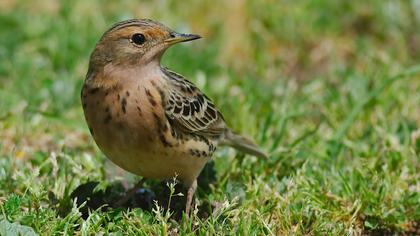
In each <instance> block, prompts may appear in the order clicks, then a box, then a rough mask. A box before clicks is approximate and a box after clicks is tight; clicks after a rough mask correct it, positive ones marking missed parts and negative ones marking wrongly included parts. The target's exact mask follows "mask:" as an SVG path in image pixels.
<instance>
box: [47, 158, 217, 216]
mask: <svg viewBox="0 0 420 236" xmlns="http://www.w3.org/2000/svg"><path fill="white" fill-rule="evenodd" d="M197 181H198V186H199V187H198V189H197V192H196V196H195V197H200V199H205V198H204V196H205V195H207V194H209V193H210V184H212V183H214V182H215V181H216V172H215V170H214V162H210V163H208V164H207V165H206V166H205V168H204V170H203V171H202V173H201V174H200V176H199V177H198V180H197ZM170 182H171V181H161V182H158V181H154V180H146V181H145V183H144V185H143V186H142V187H140V188H137V189H135V191H134V194H131V196H129V197H128V199H127V201H125V202H124V203H121V204H117V202H119V201H120V200H121V199H122V198H124V197H125V196H126V193H127V190H126V189H125V188H124V186H123V184H122V183H121V182H114V183H113V184H111V185H109V186H107V187H106V189H105V190H95V188H97V187H98V185H99V182H98V181H89V182H87V183H84V184H81V185H80V186H78V187H77V188H76V189H75V190H74V191H73V192H72V193H71V194H70V198H67V199H62V200H61V201H58V200H52V199H54V196H50V201H51V203H52V205H56V207H57V208H58V211H59V213H60V215H61V216H63V217H64V216H66V215H67V214H69V213H70V211H71V207H72V202H73V201H75V202H76V205H77V207H78V208H79V211H80V212H81V214H82V218H83V219H87V217H88V216H89V212H91V211H95V210H98V209H101V211H110V210H126V209H135V208H140V209H142V210H144V211H148V212H152V210H153V208H154V206H155V202H156V203H157V204H158V205H159V206H161V207H162V208H163V209H164V210H167V209H170V211H172V212H173V214H172V217H173V218H174V219H176V220H180V219H181V218H182V213H183V212H184V210H185V204H186V196H187V191H188V189H187V188H185V187H184V186H183V185H182V184H181V183H177V184H176V185H175V189H174V190H175V191H174V192H173V195H172V196H171V189H170V188H169V186H168V183H170ZM178 193H182V195H183V196H181V195H179V194H178ZM212 208H213V207H212V205H211V204H210V202H208V201H205V200H204V201H202V204H201V205H200V206H199V214H198V216H199V217H201V218H208V216H209V215H210V214H211V212H212V210H213V209H212Z"/></svg>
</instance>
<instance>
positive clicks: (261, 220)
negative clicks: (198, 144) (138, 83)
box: [0, 0, 420, 235]
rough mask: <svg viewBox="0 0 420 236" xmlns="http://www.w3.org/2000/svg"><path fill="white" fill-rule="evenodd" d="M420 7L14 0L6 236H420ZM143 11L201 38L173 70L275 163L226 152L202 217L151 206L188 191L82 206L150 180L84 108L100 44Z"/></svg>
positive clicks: (6, 43) (8, 17) (1, 185)
mask: <svg viewBox="0 0 420 236" xmlns="http://www.w3.org/2000/svg"><path fill="white" fill-rule="evenodd" d="M419 7H420V3H419V1H416V0H412V1H403V0H401V1H384V0H372V1H361V0H360V1H358V0H357V1H345V2H344V1H333V0H329V1H328V0H315V1H286V0H281V1H269V0H262V1H250V0H248V1H245V0H235V1H228V2H226V1H221V0H216V1H196V2H184V1H173V0H168V1H144V2H138V1H132V2H130V1H121V2H118V3H117V2H106V3H105V2H103V1H99V0H92V1H82V0H75V1H55V0H42V1H36V2H35V1H23V0H20V1H19V0H4V1H1V2H0V9H1V11H0V235H3V234H11V233H12V232H15V233H17V232H18V231H21V232H26V233H27V234H30V232H36V233H39V234H41V235H53V234H69V235H72V234H81V235H91V234H100V233H111V232H114V233H117V234H119V235H121V234H125V233H131V234H139V235H150V234H161V235H168V234H175V235H176V234H182V235H184V234H202V235H204V234H218V235H222V234H239V235H361V234H365V235H384V234H391V235H392V234H406V235H409V234H410V233H412V234H415V233H417V234H420V230H419V228H420V159H419V152H420V76H419V75H420V65H419V59H420V33H419V31H418V28H419V27H420V14H419V11H416V9H418V8H419ZM134 17H136V18H145V17H147V18H153V19H155V20H159V21H161V22H164V23H165V24H167V25H168V26H171V27H172V28H174V29H176V30H177V31H180V32H187V33H197V34H201V35H202V36H203V39H201V40H198V41H194V42H191V43H188V44H185V45H178V46H175V47H173V48H171V49H170V50H169V51H168V52H167V54H166V55H165V56H164V58H163V62H162V63H163V64H164V65H166V66H168V67H169V68H171V69H173V70H174V71H177V72H179V73H181V74H183V75H185V76H186V77H188V78H189V79H190V80H191V81H193V82H194V83H196V84H197V85H198V87H200V88H201V89H202V90H203V91H205V93H206V94H207V95H208V96H209V97H211V98H212V99H213V100H214V102H215V104H216V105H217V106H218V107H219V109H220V110H221V111H222V112H223V114H224V117H225V118H226V121H227V123H228V124H229V125H230V126H231V127H233V128H234V129H235V130H236V131H238V132H240V133H242V134H245V135H246V136H248V137H250V138H252V139H254V140H255V141H256V142H257V143H258V144H260V145H261V147H262V148H263V149H264V150H266V151H267V152H268V153H270V157H269V159H267V160H262V159H257V158H254V157H250V156H244V155H242V154H240V153H236V152H235V151H234V150H232V149H228V148H220V149H218V151H217V152H216V154H215V155H214V162H213V163H212V164H211V165H212V166H210V167H209V168H208V169H207V170H208V172H206V173H207V175H206V176H204V177H203V181H204V182H202V183H201V185H200V186H199V188H198V194H197V198H196V204H197V209H198V210H197V211H196V212H195V213H194V215H193V216H192V217H191V218H190V219H186V218H185V217H184V218H182V217H180V216H179V211H177V210H176V209H175V208H176V207H175V208H174V209H172V208H170V209H169V210H167V208H165V206H167V205H170V204H168V203H167V202H166V203H165V202H162V201H160V202H158V203H156V204H155V203H154V202H153V200H151V198H152V197H153V194H157V195H159V196H160V197H162V196H163V195H165V196H167V198H166V200H168V201H169V200H170V199H171V200H173V201H175V202H177V201H178V200H176V199H179V198H181V197H180V196H177V195H178V193H179V192H178V189H177V185H176V186H173V183H172V184H171V183H168V185H166V184H159V183H158V182H156V181H155V182H153V181H151V182H148V183H147V184H146V186H145V188H143V189H140V190H139V191H138V194H139V195H141V196H140V199H142V200H140V201H141V203H142V204H144V203H147V204H149V205H147V206H146V208H148V209H151V210H142V209H141V208H138V207H137V206H139V205H135V204H132V205H128V206H131V207H128V208H127V207H122V208H112V207H109V205H107V204H104V205H101V204H100V203H101V202H99V204H97V205H96V206H93V205H95V204H93V202H92V201H91V202H90V203H89V202H88V203H85V204H82V205H80V204H78V203H82V202H81V201H80V199H82V195H83V194H88V195H89V194H90V195H89V197H90V198H92V196H93V195H94V196H96V197H98V196H99V197H98V198H99V199H100V201H102V203H104V202H105V203H106V202H107V201H105V200H106V199H107V198H111V197H115V196H116V197H118V196H119V194H122V192H123V186H122V184H128V185H130V184H131V185H132V184H134V183H135V181H137V180H138V179H139V177H135V176H131V175H129V174H127V173H124V172H123V171H121V170H118V169H116V168H115V167H114V166H113V165H112V164H111V163H109V162H108V161H106V158H105V157H104V155H103V154H102V153H101V152H100V151H99V149H98V148H97V147H96V146H95V143H94V142H93V140H92V138H91V137H90V135H89V131H88V129H87V127H86V124H85V121H84V118H83V113H82V109H81V104H80V89H81V84H82V83H83V79H84V76H85V74H86V71H87V65H88V60H89V53H90V52H91V50H92V49H93V47H94V45H95V42H96V41H97V40H98V38H99V37H100V36H101V34H102V33H103V32H104V31H105V30H106V29H107V28H108V27H110V26H111V25H112V24H113V23H115V22H117V21H119V20H123V19H127V18H134ZM86 186H87V187H86ZM159 186H160V189H158V188H157V187H159ZM83 187H85V190H83ZM93 188H94V189H93ZM162 188H163V189H162ZM91 190H94V192H92V191H91ZM171 190H172V191H171ZM171 193H172V194H171ZM169 195H171V197H169ZM72 197H77V198H78V201H76V200H74V199H73V198H72ZM141 197H144V198H141ZM152 199H153V198H152ZM174 199H175V200H174ZM108 200H109V199H108ZM166 200H163V201H166ZM96 203H97V202H96ZM89 204H90V205H89ZM92 204H93V205H92ZM87 206H90V207H91V208H90V209H89V208H88V207H87ZM143 208H144V207H143Z"/></svg>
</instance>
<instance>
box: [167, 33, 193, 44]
mask: <svg viewBox="0 0 420 236" xmlns="http://www.w3.org/2000/svg"><path fill="white" fill-rule="evenodd" d="M200 38H201V36H200V35H197V34H179V33H171V37H170V38H168V39H166V40H165V43H168V44H175V43H181V42H187V41H192V40H196V39H200Z"/></svg>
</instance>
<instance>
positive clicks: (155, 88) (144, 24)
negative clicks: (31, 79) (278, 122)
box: [81, 19, 266, 216]
mask: <svg viewBox="0 0 420 236" xmlns="http://www.w3.org/2000/svg"><path fill="white" fill-rule="evenodd" d="M199 38H201V37H200V36H199V35H195V34H180V33H177V32H175V31H173V30H171V29H170V28H168V27H166V26H165V25H163V24H161V23H158V22H156V21H152V20H148V19H141V20H138V19H133V20H127V21H123V22H120V23H117V24H115V25H114V26H112V27H111V28H110V29H109V30H107V31H106V32H105V33H104V34H103V36H102V37H101V39H100V40H99V42H98V43H97V44H96V47H95V49H94V50H93V52H92V54H91V56H90V62H89V70H88V72H87V75H86V79H85V82H84V85H83V88H82V94H81V95H82V97H81V98H82V104H83V110H84V114H85V118H86V121H87V124H88V127H89V130H90V132H91V134H92V136H93V138H94V140H95V142H96V144H97V145H98V146H99V148H100V149H101V151H102V152H103V153H104V154H105V155H106V156H107V157H108V158H109V159H110V160H111V161H112V162H114V163H115V164H116V165H118V166H120V167H122V168H123V169H125V170H127V171H129V172H131V173H134V174H136V175H140V176H143V177H144V178H155V179H170V178H173V177H174V176H177V178H178V179H179V180H181V181H182V183H183V184H184V185H185V186H186V187H187V188H188V194H187V203H186V214H187V216H188V214H189V211H190V206H191V202H192V197H193V194H194V192H195V189H196V188H197V181H196V179H197V177H198V175H199V174H200V172H201V170H202V169H203V167H204V165H205V164H206V162H208V161H209V160H210V158H211V156H212V154H213V153H214V151H215V150H216V147H217V146H218V145H228V146H231V147H234V148H236V149H238V150H240V151H243V152H245V153H248V154H251V155H254V156H258V157H266V155H265V154H264V153H263V152H262V151H260V150H259V148H258V147H257V146H256V145H255V144H254V143H253V142H251V141H250V140H249V139H247V138H244V137H242V136H240V135H238V134H235V133H234V132H232V131H231V130H230V129H229V128H228V127H227V125H226V123H225V121H224V119H223V116H222V114H221V113H220V112H219V111H218V110H217V108H216V107H215V105H214V104H213V102H212V101H211V100H210V99H209V98H208V97H207V96H206V95H205V94H204V93H203V92H201V91H200V90H199V89H198V88H197V87H196V86H195V85H194V84H193V83H191V82H190V81H188V80H186V79H185V78H184V77H183V76H182V75H180V74H178V73H175V72H173V71H171V70H169V69H167V68H165V67H163V66H162V65H161V64H160V60H161V57H162V55H163V54H164V52H165V51H166V49H168V48H169V47H170V46H171V45H174V44H176V43H179V42H187V41H191V40H195V39H199ZM180 59H182V58H180Z"/></svg>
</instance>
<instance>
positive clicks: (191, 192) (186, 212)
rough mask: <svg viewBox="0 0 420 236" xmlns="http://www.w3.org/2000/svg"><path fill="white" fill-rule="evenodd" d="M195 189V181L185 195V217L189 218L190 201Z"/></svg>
mask: <svg viewBox="0 0 420 236" xmlns="http://www.w3.org/2000/svg"><path fill="white" fill-rule="evenodd" d="M196 189H197V180H194V182H193V183H192V185H191V186H190V187H189V188H188V193H187V203H186V205H185V214H186V215H187V217H189V215H190V209H191V205H192V200H193V197H194V193H195V190H196Z"/></svg>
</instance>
